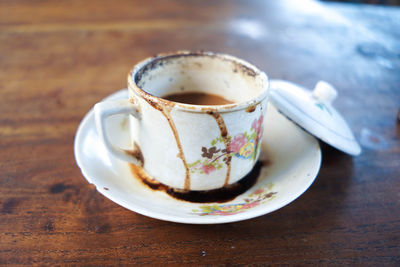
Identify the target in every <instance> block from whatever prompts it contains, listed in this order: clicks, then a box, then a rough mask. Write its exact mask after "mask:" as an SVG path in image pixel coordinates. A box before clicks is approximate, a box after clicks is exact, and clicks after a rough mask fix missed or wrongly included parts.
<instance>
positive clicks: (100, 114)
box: [94, 51, 269, 190]
mask: <svg viewBox="0 0 400 267" xmlns="http://www.w3.org/2000/svg"><path fill="white" fill-rule="evenodd" d="M128 89H129V98H128V99H125V100H122V101H115V102H100V103H97V104H96V105H95V107H94V111H95V118H96V126H97V130H98V133H99V136H100V137H101V139H102V141H103V143H104V145H105V147H106V149H107V150H108V151H109V152H110V153H111V154H112V155H114V156H115V157H117V158H119V159H122V160H125V161H128V162H130V163H133V164H136V165H140V166H142V167H143V168H144V170H145V171H146V172H147V174H148V175H150V176H151V177H152V178H154V179H155V180H157V181H158V182H160V183H162V184H165V185H167V186H170V187H173V188H176V189H184V190H211V189H217V188H221V187H224V186H226V185H228V184H232V183H235V182H237V181H238V180H240V179H241V178H243V177H244V176H245V175H246V174H247V173H249V172H250V171H251V169H252V168H253V167H254V165H255V163H256V161H257V159H258V157H259V154H260V143H261V137H262V132H263V118H264V117H265V112H266V107H267V100H268V91H269V81H268V78H267V76H266V74H265V73H264V72H262V71H260V70H259V69H257V68H256V67H255V66H253V65H251V64H249V63H247V62H245V61H243V60H241V59H238V58H236V57H233V56H229V55H225V54H216V53H211V52H187V51H183V52H176V53H171V54H162V55H158V56H156V57H153V58H148V59H145V60H144V61H142V62H140V63H139V64H137V65H136V66H135V67H134V68H133V70H132V71H131V72H130V73H129V74H128ZM185 92H203V93H210V94H214V95H215V94H216V95H219V96H222V97H223V98H225V99H227V100H229V101H232V102H233V104H226V105H192V104H185V103H177V102H173V101H169V100H166V99H163V98H162V97H163V96H166V95H169V94H172V93H185ZM121 113H125V114H131V115H132V116H130V135H131V139H132V140H133V141H132V150H124V149H121V148H119V147H117V146H115V145H113V144H112V143H111V142H110V140H109V139H108V137H107V134H106V130H105V129H106V127H105V122H106V118H107V117H109V116H111V115H115V114H121Z"/></svg>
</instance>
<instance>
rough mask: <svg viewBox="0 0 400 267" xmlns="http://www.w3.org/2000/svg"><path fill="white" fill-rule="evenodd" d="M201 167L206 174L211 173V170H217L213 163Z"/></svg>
mask: <svg viewBox="0 0 400 267" xmlns="http://www.w3.org/2000/svg"><path fill="white" fill-rule="evenodd" d="M201 169H202V170H203V171H204V172H205V174H209V173H210V172H213V171H215V170H216V169H215V167H214V166H213V165H203V166H201Z"/></svg>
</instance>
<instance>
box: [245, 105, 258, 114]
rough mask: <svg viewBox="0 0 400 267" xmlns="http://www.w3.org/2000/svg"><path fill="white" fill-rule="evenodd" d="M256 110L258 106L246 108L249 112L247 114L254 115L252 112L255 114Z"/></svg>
mask: <svg viewBox="0 0 400 267" xmlns="http://www.w3.org/2000/svg"><path fill="white" fill-rule="evenodd" d="M256 108H257V104H255V105H251V106H248V107H247V108H246V112H247V113H252V112H254V111H255V110H256Z"/></svg>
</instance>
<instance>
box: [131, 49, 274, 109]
mask: <svg viewBox="0 0 400 267" xmlns="http://www.w3.org/2000/svg"><path fill="white" fill-rule="evenodd" d="M181 56H209V57H217V58H220V59H225V60H229V61H231V62H234V63H237V64H239V65H241V67H245V68H246V69H247V70H248V71H249V72H252V73H253V75H254V77H256V76H260V77H261V79H263V80H265V85H264V86H263V89H262V91H261V93H259V94H258V95H257V96H256V97H253V98H252V99H250V100H247V101H243V102H235V103H231V104H224V105H195V104H186V103H181V102H175V101H172V100H167V99H164V98H161V97H158V96H155V95H152V94H150V93H148V92H146V91H145V90H144V89H142V88H140V87H139V86H138V85H137V83H136V82H135V78H136V75H137V74H138V73H139V71H140V70H141V69H143V68H144V67H145V66H147V65H148V64H150V63H151V62H154V61H156V60H159V59H165V58H170V57H181ZM128 89H129V90H132V91H133V92H134V93H136V94H138V95H139V96H141V97H142V98H144V99H145V100H147V101H149V102H150V103H152V105H153V106H154V105H156V106H160V105H161V106H170V107H173V108H177V109H179V110H182V111H187V112H196V113H204V112H219V113H224V112H231V111H236V110H242V109H247V108H248V107H251V106H255V105H257V104H259V103H261V102H262V101H263V100H264V99H265V98H267V96H268V93H269V90H270V80H269V77H268V76H267V74H266V73H265V72H263V71H261V70H260V69H258V68H257V67H256V66H254V65H253V64H251V63H249V62H247V61H245V60H242V59H240V58H237V57H235V56H231V55H228V54H224V53H216V52H210V51H187V50H183V51H177V52H169V53H160V54H157V55H156V56H153V57H148V58H146V59H144V60H142V61H140V62H139V63H137V64H136V65H135V66H134V67H133V68H132V69H131V71H130V72H129V73H128Z"/></svg>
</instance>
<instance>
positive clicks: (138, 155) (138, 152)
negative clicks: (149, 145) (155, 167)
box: [125, 142, 144, 167]
mask: <svg viewBox="0 0 400 267" xmlns="http://www.w3.org/2000/svg"><path fill="white" fill-rule="evenodd" d="M125 153H126V154H127V155H129V156H132V157H134V158H135V159H137V160H138V161H139V163H140V166H141V167H143V166H144V157H143V154H142V150H140V147H139V145H138V144H137V143H136V142H133V150H125Z"/></svg>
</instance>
